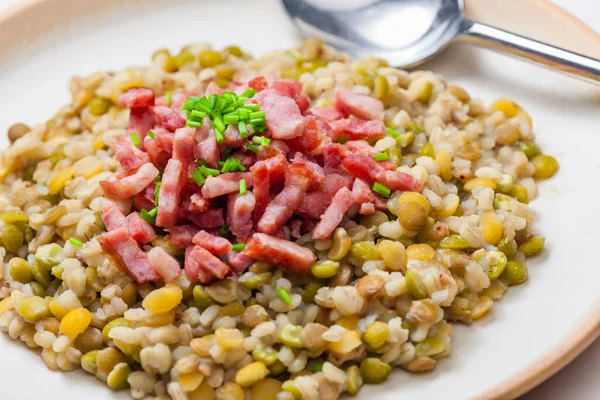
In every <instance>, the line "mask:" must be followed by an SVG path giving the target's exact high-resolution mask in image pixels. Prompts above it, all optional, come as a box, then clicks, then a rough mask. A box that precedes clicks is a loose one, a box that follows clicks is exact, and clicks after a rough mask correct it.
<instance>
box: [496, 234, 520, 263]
mask: <svg viewBox="0 0 600 400" xmlns="http://www.w3.org/2000/svg"><path fill="white" fill-rule="evenodd" d="M497 247H498V250H499V251H501V252H502V253H504V255H505V256H506V258H507V259H509V260H512V259H513V258H515V256H516V255H517V242H516V241H515V239H511V238H508V237H505V238H502V239H500V241H499V242H498V245H497Z"/></svg>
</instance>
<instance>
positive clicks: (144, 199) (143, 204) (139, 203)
mask: <svg viewBox="0 0 600 400" xmlns="http://www.w3.org/2000/svg"><path fill="white" fill-rule="evenodd" d="M155 190H156V184H155V183H154V182H152V183H151V184H149V185H148V186H146V188H145V189H144V190H142V191H141V192H139V193H138V194H136V195H135V197H134V198H133V205H134V206H135V209H136V210H141V209H146V210H152V209H153V208H154V191H155ZM121 226H122V225H121Z"/></svg>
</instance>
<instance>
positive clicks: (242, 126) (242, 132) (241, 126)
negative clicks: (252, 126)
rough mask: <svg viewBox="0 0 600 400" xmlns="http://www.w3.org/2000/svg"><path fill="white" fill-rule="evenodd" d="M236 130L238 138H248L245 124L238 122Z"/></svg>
mask: <svg viewBox="0 0 600 400" xmlns="http://www.w3.org/2000/svg"><path fill="white" fill-rule="evenodd" d="M238 129H239V131H240V136H241V137H243V138H247V137H248V129H247V128H246V123H245V122H240V123H239V124H238Z"/></svg>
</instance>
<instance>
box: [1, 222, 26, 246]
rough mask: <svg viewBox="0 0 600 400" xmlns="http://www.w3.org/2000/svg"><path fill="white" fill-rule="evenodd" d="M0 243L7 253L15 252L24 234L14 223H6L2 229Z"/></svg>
mask: <svg viewBox="0 0 600 400" xmlns="http://www.w3.org/2000/svg"><path fill="white" fill-rule="evenodd" d="M1 237H2V245H3V246H4V248H5V249H6V252H7V253H16V252H17V251H19V249H20V248H21V246H23V241H24V240H25V235H23V232H21V230H20V229H19V228H17V227H16V226H15V225H14V224H6V225H5V226H4V229H3V230H2V236H1Z"/></svg>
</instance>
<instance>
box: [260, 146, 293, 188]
mask: <svg viewBox="0 0 600 400" xmlns="http://www.w3.org/2000/svg"><path fill="white" fill-rule="evenodd" d="M264 161H265V164H266V165H267V169H268V170H269V180H270V181H271V185H274V186H276V185H280V184H282V183H283V181H284V180H285V170H286V169H287V167H288V162H287V160H286V159H285V156H284V155H283V154H279V155H277V156H276V157H272V158H268V159H266V160H264Z"/></svg>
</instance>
